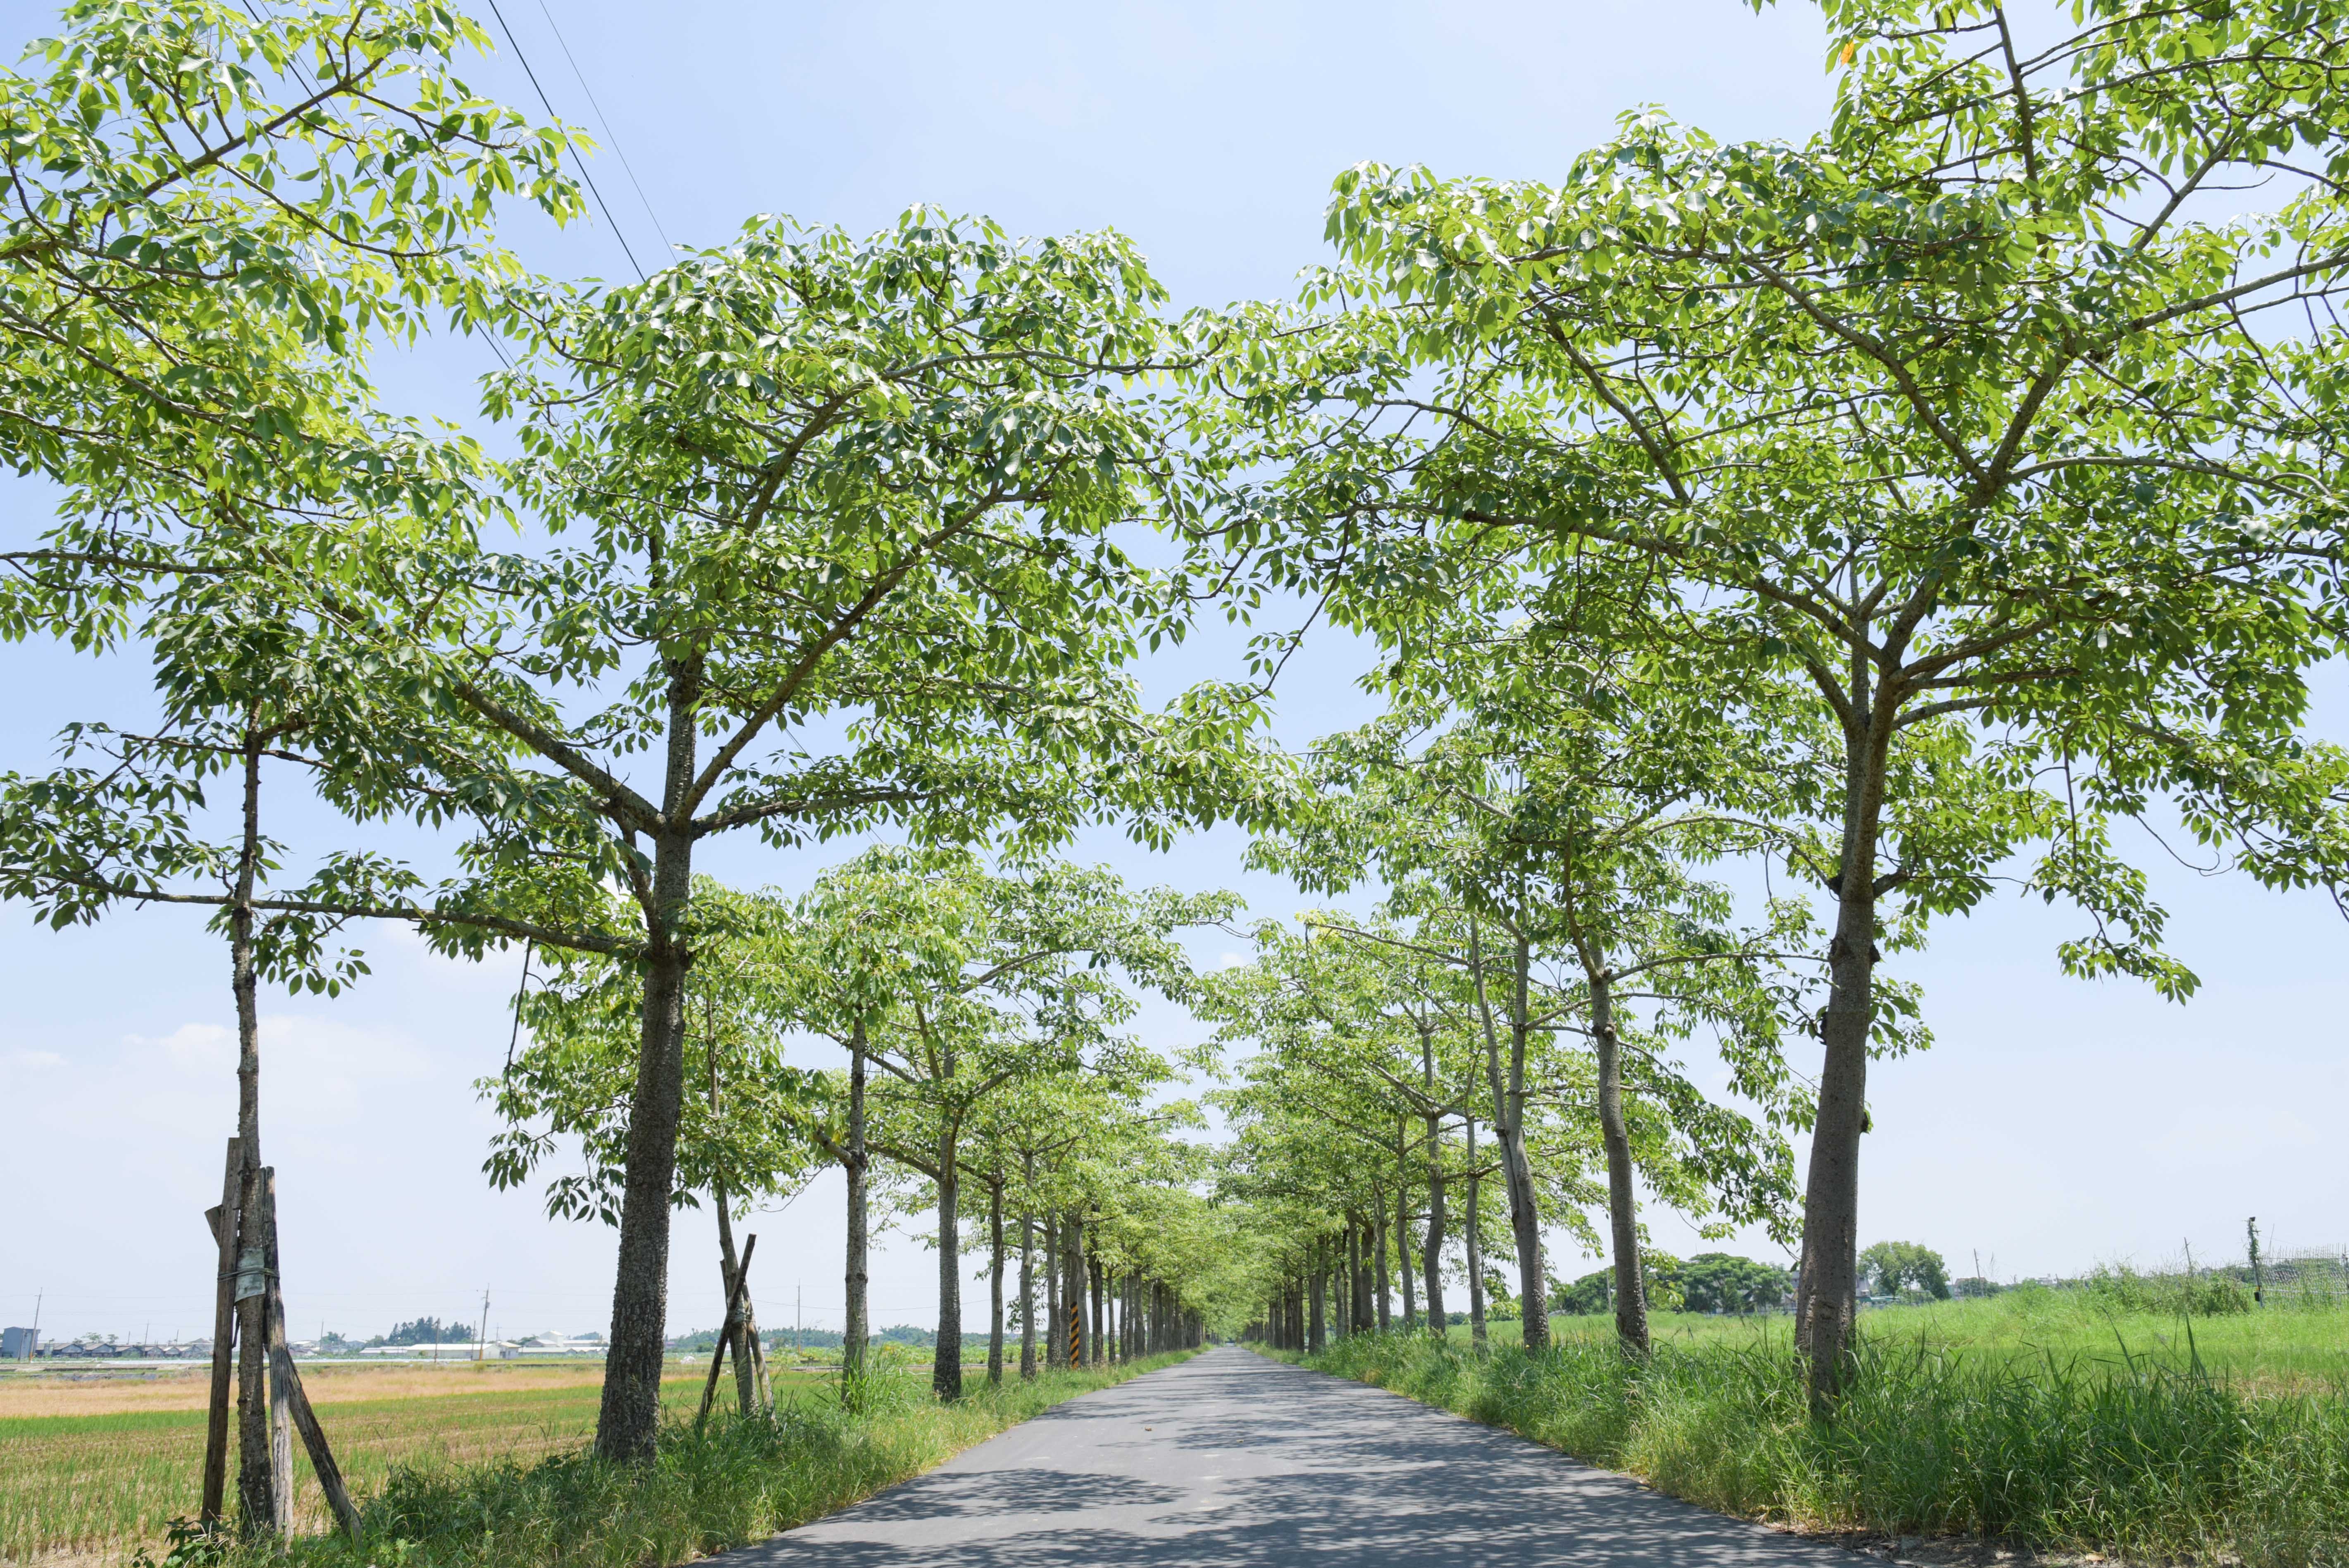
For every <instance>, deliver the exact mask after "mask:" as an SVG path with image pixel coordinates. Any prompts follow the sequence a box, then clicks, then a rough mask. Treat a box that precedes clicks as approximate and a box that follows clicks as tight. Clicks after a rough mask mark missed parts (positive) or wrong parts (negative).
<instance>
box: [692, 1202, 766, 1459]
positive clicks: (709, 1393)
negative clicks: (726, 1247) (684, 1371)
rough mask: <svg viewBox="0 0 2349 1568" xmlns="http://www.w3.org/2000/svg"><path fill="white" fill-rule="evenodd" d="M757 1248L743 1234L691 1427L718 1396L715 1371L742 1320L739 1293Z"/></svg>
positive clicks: (704, 1417) (744, 1286)
mask: <svg viewBox="0 0 2349 1568" xmlns="http://www.w3.org/2000/svg"><path fill="white" fill-rule="evenodd" d="M758 1250H759V1238H758V1237H756V1236H746V1237H744V1238H743V1242H742V1261H741V1263H740V1264H738V1265H736V1267H735V1270H734V1288H733V1289H732V1290H730V1291H728V1292H727V1293H726V1321H725V1323H724V1324H723V1325H721V1326H719V1330H718V1348H717V1349H716V1350H715V1351H714V1352H712V1353H711V1355H710V1357H709V1380H708V1381H706V1382H705V1383H703V1384H702V1385H701V1409H700V1411H699V1413H698V1414H697V1415H696V1416H695V1417H694V1418H693V1429H694V1430H695V1431H697V1432H698V1431H699V1430H700V1429H701V1428H702V1425H703V1423H705V1422H706V1421H708V1420H709V1407H710V1406H711V1405H712V1404H713V1403H715V1402H716V1400H717V1398H718V1372H719V1368H720V1367H724V1366H725V1365H726V1346H727V1344H728V1342H729V1341H730V1340H731V1339H732V1338H733V1337H734V1332H735V1330H736V1329H737V1328H738V1327H739V1326H740V1324H741V1322H742V1295H743V1293H744V1292H745V1291H747V1290H749V1289H750V1254H751V1253H755V1252H757V1251H758Z"/></svg>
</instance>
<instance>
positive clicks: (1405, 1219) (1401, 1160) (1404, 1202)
mask: <svg viewBox="0 0 2349 1568" xmlns="http://www.w3.org/2000/svg"><path fill="white" fill-rule="evenodd" d="M1404 1125H1405V1124H1404V1120H1403V1119H1402V1117H1400V1116H1398V1117H1396V1118H1395V1273H1396V1274H1398V1275H1399V1276H1400V1277H1401V1280H1402V1326H1403V1327H1404V1328H1405V1329H1413V1328H1416V1327H1418V1326H1419V1293H1418V1287H1417V1286H1416V1285H1414V1284H1413V1282H1412V1277H1411V1156H1410V1154H1409V1153H1408V1152H1406V1150H1405V1149H1404V1147H1403V1137H1402V1130H1403V1127H1404Z"/></svg>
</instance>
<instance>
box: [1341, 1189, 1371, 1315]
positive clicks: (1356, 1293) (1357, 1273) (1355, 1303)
mask: <svg viewBox="0 0 2349 1568" xmlns="http://www.w3.org/2000/svg"><path fill="white" fill-rule="evenodd" d="M1370 1233H1371V1226H1370V1222H1369V1221H1367V1220H1364V1219H1363V1218H1362V1217H1361V1216H1360V1215H1359V1214H1349V1215H1347V1216H1346V1264H1347V1274H1348V1278H1347V1281H1346V1288H1347V1295H1348V1297H1349V1302H1348V1305H1349V1306H1350V1309H1351V1311H1352V1315H1353V1326H1351V1327H1350V1328H1349V1329H1348V1330H1347V1332H1348V1333H1350V1334H1368V1333H1369V1332H1370V1331H1371V1328H1372V1327H1373V1326H1375V1321H1374V1319H1373V1318H1372V1317H1371V1260H1370V1255H1369V1254H1370V1249H1369V1247H1368V1245H1367V1244H1366V1243H1367V1242H1368V1239H1369V1236H1370Z"/></svg>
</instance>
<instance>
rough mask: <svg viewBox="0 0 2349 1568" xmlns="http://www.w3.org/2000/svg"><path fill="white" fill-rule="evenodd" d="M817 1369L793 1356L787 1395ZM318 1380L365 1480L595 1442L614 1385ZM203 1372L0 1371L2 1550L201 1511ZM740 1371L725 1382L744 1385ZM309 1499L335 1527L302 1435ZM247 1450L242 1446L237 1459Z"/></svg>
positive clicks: (311, 1513) (74, 1541)
mask: <svg viewBox="0 0 2349 1568" xmlns="http://www.w3.org/2000/svg"><path fill="white" fill-rule="evenodd" d="M811 1381H812V1375H811V1374H805V1373H793V1372H788V1371H781V1370H779V1371H778V1374H777V1377H776V1383H777V1395H778V1397H779V1398H790V1397H792V1395H793V1394H794V1393H795V1392H796V1391H797V1390H798V1389H799V1388H800V1387H802V1386H803V1385H807V1384H809V1383H810V1382H811ZM303 1385H304V1387H305V1388H306V1389H307V1390H308V1392H309V1394H310V1398H311V1399H312V1400H313V1401H314V1402H315V1403H316V1404H317V1405H319V1406H320V1407H321V1408H320V1411H319V1415H320V1418H321V1421H322V1423H323V1424H324V1425H325V1427H326V1436H327V1439H328V1440H329V1441H331V1442H332V1443H333V1444H334V1445H335V1457H336V1460H337V1461H338V1462H339V1463H340V1464H341V1466H342V1468H343V1471H344V1473H345V1474H346V1475H347V1477H349V1478H350V1480H351V1482H352V1485H353V1487H354V1489H355V1490H360V1491H365V1490H371V1489H373V1488H374V1487H377V1486H378V1485H380V1484H381V1483H382V1481H383V1480H384V1478H385V1477H387V1476H388V1474H389V1473H390V1471H391V1470H392V1468H393V1467H394V1466H396V1465H403V1464H405V1465H416V1464H425V1465H474V1464H481V1463H485V1462H491V1461H497V1460H516V1461H523V1462H526V1461H528V1460H534V1459H538V1458H541V1457H543V1456H544V1455H547V1454H550V1453H553V1452H555V1451H557V1450H558V1449H567V1448H574V1447H577V1446H579V1445H580V1444H582V1443H584V1442H585V1441H586V1440H587V1439H588V1438H589V1436H590V1435H591V1434H592V1433H593V1432H594V1430H595V1410H596V1405H597V1402H598V1400H599V1398H601V1393H602V1388H603V1368H602V1367H600V1366H576V1365H574V1366H567V1367H512V1366H500V1365H498V1364H496V1363H491V1364H490V1365H488V1366H486V1367H481V1366H474V1367H446V1368H435V1367H347V1368H346V1367H317V1368H311V1367H305V1368H304V1371H303ZM701 1385H702V1375H701V1374H700V1373H699V1372H698V1371H688V1370H686V1369H685V1368H684V1367H683V1366H682V1365H680V1366H679V1367H678V1369H677V1371H676V1372H674V1373H673V1374H672V1375H671V1376H669V1377H665V1378H664V1379H663V1380H662V1387H661V1398H662V1403H663V1404H664V1405H665V1406H667V1408H671V1409H682V1410H687V1411H690V1410H691V1409H692V1408H694V1406H695V1405H696V1404H697V1403H698V1401H699V1399H700V1397H701ZM206 1388H207V1381H206V1379H205V1378H204V1377H202V1376H201V1375H184V1376H171V1377H155V1378H151V1379H147V1378H140V1377H135V1376H125V1377H118V1378H101V1379H93V1380H90V1381H87V1382H83V1381H67V1380H64V1379H61V1378H49V1377H43V1378H21V1379H12V1380H10V1381H9V1382H8V1383H6V1384H5V1385H0V1562H7V1563H25V1562H29V1561H35V1560H37V1561H39V1562H41V1563H43V1565H44V1568H67V1564H66V1563H64V1562H63V1561H62V1559H63V1558H64V1557H65V1556H67V1555H71V1556H74V1557H82V1556H87V1555H88V1554H89V1553H101V1554H104V1555H108V1556H114V1555H119V1554H120V1553H123V1552H124V1551H126V1550H127V1549H128V1548H129V1546H130V1545H133V1544H136V1543H140V1542H156V1541H160V1539H161V1537H162V1533H163V1526H164V1525H165V1524H166V1523H167V1522H170V1521H171V1519H173V1518H175V1517H179V1516H182V1515H191V1514H193V1513H194V1512H195V1511H196V1505H197V1501H198V1489H199V1483H200V1480H201V1476H200V1471H201V1470H202V1463H203V1449H204V1408H203V1407H204V1396H205V1391H206ZM732 1394H733V1379H732V1378H731V1377H728V1378H726V1379H725V1380H724V1382H723V1384H722V1386H721V1388H720V1398H731V1397H732ZM232 1462H233V1461H232ZM295 1506H296V1509H297V1511H299V1512H301V1513H302V1515H303V1516H304V1518H305V1521H306V1522H308V1524H309V1525H310V1526H311V1527H323V1526H324V1524H325V1520H324V1518H323V1514H322V1508H323V1503H322V1501H321V1500H320V1498H319V1495H318V1490H317V1483H316V1481H315V1480H313V1479H312V1477H311V1474H310V1467H309V1463H308V1460H306V1459H305V1457H303V1455H302V1452H301V1445H300V1444H299V1443H298V1442H297V1443H296V1444H295Z"/></svg>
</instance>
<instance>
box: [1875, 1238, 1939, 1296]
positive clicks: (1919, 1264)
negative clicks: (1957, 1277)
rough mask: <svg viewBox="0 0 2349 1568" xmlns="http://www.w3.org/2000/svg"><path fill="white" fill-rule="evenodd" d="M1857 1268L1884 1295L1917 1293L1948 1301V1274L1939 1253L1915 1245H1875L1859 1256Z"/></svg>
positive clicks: (1882, 1243)
mask: <svg viewBox="0 0 2349 1568" xmlns="http://www.w3.org/2000/svg"><path fill="white" fill-rule="evenodd" d="M1859 1265H1860V1269H1861V1271H1862V1273H1863V1274H1865V1276H1866V1277H1868V1278H1869V1279H1873V1280H1874V1281H1875V1282H1876V1288H1877V1289H1878V1290H1880V1291H1882V1292H1883V1293H1884V1294H1885V1295H1900V1294H1901V1293H1902V1292H1903V1291H1908V1290H1920V1291H1922V1292H1924V1293H1925V1294H1926V1295H1930V1296H1931V1297H1932V1298H1933V1299H1934V1300H1935V1301H1947V1300H1949V1299H1950V1274H1949V1270H1948V1268H1947V1267H1945V1266H1944V1265H1943V1264H1942V1262H1941V1254H1940V1253H1937V1252H1935V1251H1933V1249H1932V1248H1930V1247H1928V1246H1923V1245H1921V1244H1920V1243H1916V1242H1878V1243H1875V1244H1874V1245H1873V1246H1871V1247H1869V1248H1868V1249H1867V1250H1866V1251H1865V1252H1863V1253H1860V1254H1859Z"/></svg>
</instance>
